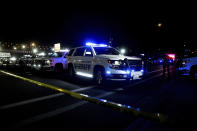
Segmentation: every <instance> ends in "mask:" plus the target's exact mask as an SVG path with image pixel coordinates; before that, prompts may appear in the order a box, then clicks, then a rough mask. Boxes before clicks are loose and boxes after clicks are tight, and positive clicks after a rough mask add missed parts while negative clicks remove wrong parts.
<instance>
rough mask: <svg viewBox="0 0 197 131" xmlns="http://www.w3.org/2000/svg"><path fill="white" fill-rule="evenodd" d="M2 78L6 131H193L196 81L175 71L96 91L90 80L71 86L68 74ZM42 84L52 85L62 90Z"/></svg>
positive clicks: (158, 72) (79, 80)
mask: <svg viewBox="0 0 197 131" xmlns="http://www.w3.org/2000/svg"><path fill="white" fill-rule="evenodd" d="M9 73H10V74H9ZM13 75H17V76H21V77H24V78H28V79H30V80H34V81H36V82H41V83H42V84H40V85H39V83H38V84H35V83H32V82H31V81H26V80H24V79H20V78H17V77H14V76H13ZM0 76H1V77H0V82H1V95H0V97H1V102H0V103H1V106H0V110H1V111H0V112H1V116H2V117H1V121H3V124H2V125H4V126H5V127H6V128H30V127H33V128H39V129H40V128H47V129H48V128H49V129H50V128H64V129H75V130H76V129H80V130H93V129H94V128H95V127H98V129H99V130H101V129H103V130H106V129H111V130H112V129H116V130H134V129H135V130H142V129H145V130H146V129H148V130H173V129H177V128H183V127H185V126H186V125H187V126H194V125H193V124H192V123H190V122H191V118H192V117H193V116H194V115H195V109H196V107H195V105H196V104H197V97H196V96H195V92H196V91H197V89H196V86H195V85H196V78H195V79H191V78H190V77H187V76H176V75H175V73H174V68H173V67H171V77H170V79H169V78H167V77H162V68H161V66H158V67H156V68H155V69H153V70H152V71H151V72H147V73H146V75H145V76H144V78H143V79H137V80H133V81H131V82H130V83H129V84H128V83H125V82H124V81H118V82H117V81H110V82H108V83H107V84H106V85H105V86H103V87H98V86H97V85H95V84H94V82H92V81H91V80H89V79H84V78H76V79H75V80H70V79H69V78H68V76H67V74H66V73H63V74H54V73H49V72H48V73H43V72H42V73H39V72H37V73H34V72H31V71H23V72H22V71H21V70H13V69H1V72H0ZM16 83H17V84H16ZM43 84H47V85H53V86H54V87H55V88H58V90H56V89H55V90H54V89H51V88H48V87H45V86H43ZM60 89H61V90H60ZM65 90H66V91H67V90H68V91H71V92H74V93H77V94H83V95H86V96H91V97H93V98H99V99H101V98H102V100H106V101H110V102H114V103H118V104H121V105H128V106H131V107H133V108H134V109H138V110H139V111H144V112H147V113H150V114H151V113H161V114H164V115H165V116H167V118H168V120H167V121H168V122H167V123H162V122H160V121H157V120H154V119H150V118H146V117H144V116H143V115H142V116H136V115H134V114H132V113H125V112H124V111H121V110H117V109H116V108H113V107H111V106H103V105H102V104H99V103H94V102H93V103H92V102H88V101H86V100H81V99H78V98H76V97H73V96H70V95H68V94H67V93H65V92H64V91H65ZM76 125H77V126H76Z"/></svg>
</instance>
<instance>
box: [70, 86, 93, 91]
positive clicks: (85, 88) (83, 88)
mask: <svg viewBox="0 0 197 131" xmlns="http://www.w3.org/2000/svg"><path fill="white" fill-rule="evenodd" d="M94 87H96V86H89V87H82V88H79V89H74V90H71V91H72V92H79V91H85V90H89V89H92V88H94Z"/></svg>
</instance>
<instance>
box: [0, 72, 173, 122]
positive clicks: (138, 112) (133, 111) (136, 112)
mask: <svg viewBox="0 0 197 131" xmlns="http://www.w3.org/2000/svg"><path fill="white" fill-rule="evenodd" d="M0 72H1V73H4V74H6V75H9V76H12V77H15V78H18V79H21V80H24V81H27V82H30V83H33V84H36V85H39V86H42V87H46V88H49V89H52V90H55V91H59V92H62V93H65V94H67V95H70V96H72V97H74V98H77V99H81V100H85V101H88V102H91V103H95V104H99V105H103V106H106V107H110V108H113V109H116V110H118V111H121V112H125V113H128V114H132V115H134V116H136V117H143V118H146V119H150V120H156V121H159V122H161V123H164V124H169V122H170V121H169V120H168V117H167V116H166V115H164V114H161V113H149V112H144V111H142V110H140V108H134V107H132V106H128V105H122V104H119V103H115V102H111V101H107V100H105V99H101V98H96V97H92V96H88V95H86V94H80V93H75V92H72V91H69V90H66V89H62V88H59V87H56V86H53V85H50V84H45V83H42V82H39V81H35V80H31V79H28V78H25V77H22V76H18V75H15V74H12V73H9V72H5V71H2V70H0Z"/></svg>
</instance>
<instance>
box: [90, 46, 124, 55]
mask: <svg viewBox="0 0 197 131" xmlns="http://www.w3.org/2000/svg"><path fill="white" fill-rule="evenodd" d="M93 48H94V50H95V53H96V55H120V52H119V51H118V50H116V49H114V48H111V47H93Z"/></svg>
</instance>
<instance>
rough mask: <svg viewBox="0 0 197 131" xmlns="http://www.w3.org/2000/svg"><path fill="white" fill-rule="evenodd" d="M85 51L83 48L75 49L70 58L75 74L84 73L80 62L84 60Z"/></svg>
mask: <svg viewBox="0 0 197 131" xmlns="http://www.w3.org/2000/svg"><path fill="white" fill-rule="evenodd" d="M85 49H86V48H85V47H80V48H77V49H76V51H75V52H74V54H73V56H72V63H73V65H74V70H75V72H85V70H84V64H83V62H82V61H83V59H84V52H85Z"/></svg>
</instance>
